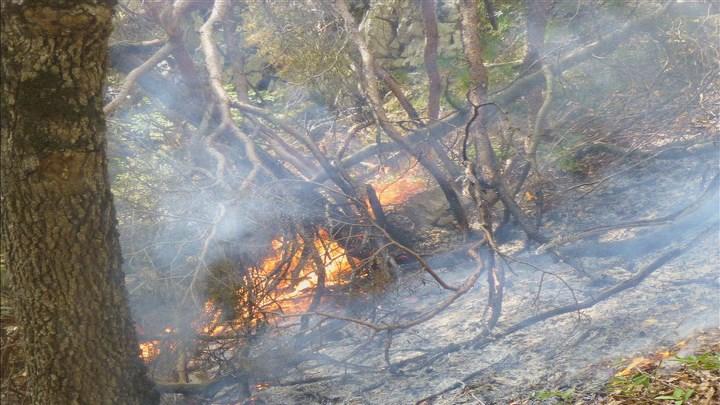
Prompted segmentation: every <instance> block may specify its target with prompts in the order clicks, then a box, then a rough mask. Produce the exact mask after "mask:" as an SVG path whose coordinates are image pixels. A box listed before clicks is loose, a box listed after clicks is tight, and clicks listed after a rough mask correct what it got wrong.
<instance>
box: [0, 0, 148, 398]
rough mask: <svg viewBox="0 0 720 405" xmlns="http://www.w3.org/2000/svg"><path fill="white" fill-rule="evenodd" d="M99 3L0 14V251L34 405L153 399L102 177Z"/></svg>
mask: <svg viewBox="0 0 720 405" xmlns="http://www.w3.org/2000/svg"><path fill="white" fill-rule="evenodd" d="M109 3H112V2H109V1H89V0H88V1H75V2H64V1H63V2H61V1H36V2H32V3H30V4H29V5H25V6H20V5H16V4H15V3H10V2H4V1H3V3H2V35H3V40H2V55H3V61H2V62H3V63H2V75H3V78H2V90H3V99H2V108H1V110H0V111H1V112H2V118H3V119H2V127H1V130H2V131H1V132H2V144H1V146H2V148H1V152H0V157H2V162H3V164H2V169H1V174H2V242H3V252H4V254H5V255H6V258H7V264H8V273H9V276H10V283H11V287H12V291H13V294H14V296H13V299H14V303H15V308H17V311H18V313H17V316H18V319H19V322H20V325H21V327H22V336H23V339H24V346H25V350H26V361H27V371H28V379H29V380H28V387H29V390H30V396H31V398H32V402H33V403H34V404H43V405H47V404H63V405H64V404H152V403H157V400H158V398H157V394H156V393H155V392H154V390H153V388H152V384H151V382H150V381H149V380H148V379H147V377H146V376H145V367H144V365H143V363H142V361H141V360H140V358H139V351H138V344H137V338H136V336H135V330H134V326H133V322H132V320H131V316H130V309H129V306H128V298H127V293H126V291H125V287H124V275H123V272H122V270H121V267H120V265H121V257H120V245H119V240H118V234H117V230H116V220H115V212H114V208H113V201H112V195H111V193H110V185H109V182H108V176H107V158H106V155H105V143H106V142H105V117H104V115H103V112H102V104H103V97H102V87H103V80H104V78H105V73H106V58H107V40H108V36H109V34H110V31H111V29H112V25H111V18H112V6H111V4H109Z"/></svg>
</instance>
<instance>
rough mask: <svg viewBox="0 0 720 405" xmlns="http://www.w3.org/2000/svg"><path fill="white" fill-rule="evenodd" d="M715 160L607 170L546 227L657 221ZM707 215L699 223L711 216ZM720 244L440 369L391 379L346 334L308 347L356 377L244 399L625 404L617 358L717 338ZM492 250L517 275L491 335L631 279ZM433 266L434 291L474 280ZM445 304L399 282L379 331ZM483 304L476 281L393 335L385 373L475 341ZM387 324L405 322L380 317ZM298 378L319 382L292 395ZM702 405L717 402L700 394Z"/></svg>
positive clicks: (699, 184) (590, 262)
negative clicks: (703, 336)
mask: <svg viewBox="0 0 720 405" xmlns="http://www.w3.org/2000/svg"><path fill="white" fill-rule="evenodd" d="M715 156H717V154H714V155H712V156H711V157H710V158H709V159H708V158H705V159H698V158H696V157H695V158H692V157H691V158H685V159H674V160H653V159H649V160H644V161H628V162H626V163H625V164H624V165H625V167H623V166H622V165H621V166H619V167H614V168H613V169H612V172H611V173H610V172H609V173H598V174H597V176H596V177H597V178H600V179H601V178H604V177H607V175H608V174H612V173H620V174H618V175H615V176H612V178H610V179H609V180H607V181H604V182H602V183H601V184H599V185H598V186H597V188H595V189H594V190H593V191H592V192H591V193H589V194H584V191H582V190H580V189H575V190H571V191H567V192H566V193H565V194H564V198H563V200H562V201H563V202H562V203H558V204H557V205H556V206H553V207H552V209H551V210H550V211H549V212H548V214H547V216H546V223H545V227H546V229H561V230H562V232H567V233H571V232H573V231H576V230H579V229H584V228H586V227H589V226H595V225H599V224H615V223H620V222H624V221H630V220H636V219H639V218H658V217H661V216H663V215H667V214H670V213H672V212H675V211H677V210H678V209H680V208H682V207H684V206H686V205H688V204H689V203H690V202H692V201H694V200H695V199H697V198H698V196H699V195H700V194H701V193H702V190H704V188H705V186H706V185H707V182H708V181H709V176H707V174H708V173H709V172H710V171H712V169H713V168H714V167H716V165H717V162H716V158H715ZM625 169H627V170H625ZM718 211H720V210H715V211H714V212H711V214H710V216H720V215H719V214H720V213H719V212H718ZM706 220H707V221H710V220H713V218H706ZM644 232H650V231H642V230H624V231H618V232H610V233H608V234H606V235H605V236H604V237H602V238H605V239H606V240H622V239H628V238H634V237H636V236H637V235H642V234H643V233H644ZM696 233H697V232H695V231H693V232H688V234H687V235H685V234H682V233H678V234H677V239H690V238H691V237H692V236H694V235H695V234H696ZM718 236H719V235H718V233H717V232H711V233H710V235H709V236H707V237H705V238H703V239H701V240H699V241H697V242H696V243H694V244H693V245H692V246H691V247H690V248H689V249H688V250H687V251H686V252H684V253H683V254H682V255H681V256H679V257H677V258H675V259H674V260H672V261H671V262H669V263H667V264H665V265H664V266H662V267H661V268H659V269H658V270H657V271H655V272H654V273H653V274H651V275H650V276H649V277H648V278H647V279H645V280H643V281H642V282H641V283H640V284H639V285H638V286H637V287H634V288H631V289H629V290H626V291H623V292H620V293H618V294H616V295H613V296H611V297H610V298H608V299H607V300H604V301H601V302H599V303H597V304H596V305H594V306H592V307H590V308H588V309H586V310H583V311H581V312H579V313H578V312H575V313H569V314H565V315H560V316H556V317H552V318H550V319H548V320H546V321H544V322H540V323H537V324H535V325H533V326H530V327H527V328H524V329H521V330H519V331H517V332H516V333H513V334H510V335H509V336H506V337H504V338H502V339H498V340H497V341H494V342H490V343H488V344H484V345H483V346H482V347H478V348H472V347H471V348H466V347H463V348H462V349H461V350H456V351H452V352H450V353H447V354H443V355H441V356H438V357H436V358H434V359H433V361H432V362H431V363H427V362H415V363H413V362H409V363H406V364H407V366H406V367H405V368H401V369H400V370H399V371H397V372H395V373H390V372H389V371H388V370H387V368H386V362H385V359H384V350H383V348H384V339H382V338H380V337H378V338H374V339H373V338H370V335H371V333H370V331H368V330H367V328H363V327H361V326H354V325H350V326H346V327H345V328H343V329H342V330H340V332H339V334H336V335H335V337H334V339H333V340H332V341H330V342H328V341H324V342H322V343H321V344H318V345H317V348H316V351H317V353H319V354H321V355H327V356H331V357H333V358H335V359H347V362H348V363H350V364H355V365H356V366H355V367H354V368H353V367H352V366H351V367H347V366H342V365H337V364H332V363H331V364H327V363H323V362H306V363H303V364H302V365H301V366H298V367H296V368H295V369H294V370H293V372H292V373H291V375H290V377H288V378H286V379H284V380H282V381H281V382H280V384H273V385H272V386H271V387H269V388H267V389H263V390H262V391H258V392H257V393H256V394H255V398H257V399H258V400H263V401H265V402H266V403H268V404H308V403H328V404H329V403H333V404H334V403H337V404H415V403H421V404H425V403H427V404H430V403H432V404H470V403H473V404H507V403H518V404H525V403H540V402H542V401H543V400H545V401H549V402H548V403H552V402H556V403H562V402H563V401H566V400H567V401H570V402H569V403H576V402H579V403H608V401H621V397H620V396H621V395H624V394H627V392H624V393H623V391H622V390H621V391H620V393H617V392H615V394H613V392H614V391H613V389H615V391H617V387H615V388H613V387H611V386H610V385H609V383H610V381H617V379H615V380H613V377H614V376H615V375H616V374H617V373H618V370H622V369H623V365H622V359H623V358H632V357H637V356H638V355H639V354H641V353H655V352H658V351H659V350H663V348H668V347H673V346H674V345H676V344H677V343H678V342H679V341H682V340H684V339H688V338H691V337H692V336H696V335H698V334H700V333H701V332H702V331H708V330H711V331H713V330H715V332H716V331H717V328H718V327H720V314H719V313H718V309H719V308H720V274H718V264H717V263H720V252H719V251H718V246H720V241H719V240H718ZM602 238H601V239H602ZM675 242H677V240H668V241H661V242H659V243H660V244H661V245H662V246H663V247H662V248H660V249H659V250H657V251H655V252H653V253H652V254H648V255H646V256H648V257H643V256H641V259H640V262H641V263H640V264H642V263H646V262H647V261H650V260H651V259H652V258H654V257H656V256H657V255H658V254H659V253H658V252H660V253H661V252H663V251H665V250H667V249H668V248H669V247H670V246H672V244H673V243H675ZM503 249H505V250H506V253H508V254H512V255H513V256H514V257H515V258H517V259H518V260H521V261H522V262H524V263H525V264H523V263H518V262H516V263H511V267H512V271H510V272H508V273H507V280H506V283H507V284H506V288H507V290H506V295H505V301H504V304H503V314H502V317H501V319H500V323H499V325H498V328H499V329H502V328H503V327H506V326H508V325H512V324H514V323H515V322H517V321H520V320H522V319H525V318H527V317H528V316H532V315H534V314H537V313H539V312H543V311H545V310H548V309H552V308H556V307H559V306H563V305H568V304H572V303H573V302H575V300H576V299H577V300H578V301H582V300H583V299H586V298H588V297H591V296H593V294H597V293H598V292H599V291H602V290H603V289H606V288H607V287H609V286H612V285H615V284H617V283H618V282H622V281H623V280H626V279H628V278H629V277H631V276H633V274H634V272H635V271H636V268H637V266H633V265H631V264H630V263H628V262H625V260H624V259H623V258H622V257H621V258H617V257H592V258H583V259H580V260H581V262H582V264H583V266H584V267H585V268H586V269H587V270H588V271H589V272H591V274H592V275H593V279H592V280H589V279H588V278H587V277H586V276H584V275H582V274H579V273H578V272H577V271H576V270H574V269H573V268H571V267H569V266H567V265H565V264H563V263H559V262H557V261H554V260H552V259H551V258H550V257H548V256H547V255H539V254H536V253H535V252H534V250H533V249H523V246H522V244H521V243H517V244H507V245H505V246H504V247H503ZM455 256H457V255H455ZM431 264H433V265H434V266H435V268H436V270H437V272H438V273H439V274H440V275H441V276H442V277H443V278H444V279H445V280H447V281H448V282H450V283H454V284H456V285H457V284H458V283H459V282H460V281H462V280H463V278H464V277H465V276H467V275H468V274H469V273H470V272H471V271H472V263H470V262H468V261H464V260H463V259H462V258H459V257H454V256H453V255H452V254H450V255H449V254H445V255H438V256H437V257H435V258H433V259H432V260H431ZM538 269H542V271H543V272H546V273H545V275H544V276H543V273H542V272H540V271H538ZM550 273H552V275H551V274H550ZM541 279H542V281H541ZM540 286H541V288H540ZM446 296H447V292H445V291H443V290H441V289H440V288H438V286H437V284H435V283H434V281H433V280H432V279H431V278H430V277H429V276H428V275H426V274H422V273H414V272H413V273H410V274H405V275H404V276H403V277H402V280H401V281H400V282H399V283H397V287H395V289H394V290H393V291H391V292H389V293H387V294H386V296H384V297H383V298H382V300H381V301H379V302H378V303H377V308H376V309H377V313H378V318H379V319H378V320H383V321H386V322H393V321H397V320H407V319H412V318H413V317H414V316H415V315H417V314H419V313H421V312H423V311H424V310H428V309H431V308H432V307H433V306H435V305H437V303H438V302H439V301H441V300H442V299H443V298H445V297H446ZM486 301H487V286H486V283H485V282H484V281H481V282H479V283H478V285H476V286H475V287H474V288H473V289H472V290H471V291H470V292H469V293H467V294H466V295H464V296H462V297H461V298H460V299H458V300H457V301H456V302H454V303H453V304H452V305H451V306H450V307H449V308H447V309H446V310H445V311H444V312H442V313H441V314H440V315H438V316H436V317H435V318H433V319H431V320H429V321H426V322H424V323H422V324H420V325H418V326H416V327H413V328H411V329H409V330H406V331H402V332H399V333H397V335H396V336H394V337H393V340H392V346H391V348H390V350H389V352H388V354H389V357H390V359H391V362H392V363H394V364H397V363H399V362H403V360H407V359H410V358H412V357H415V356H419V355H423V353H428V352H431V351H432V350H433V348H437V347H442V346H446V345H450V344H453V343H462V342H467V341H470V340H472V339H473V338H474V337H476V336H477V335H479V334H481V333H482V332H483V327H482V319H483V315H484V311H485V308H486ZM396 314H403V315H402V316H403V317H405V318H400V319H397V318H390V317H391V316H397V315H396ZM383 317H385V318H384V319H383ZM711 336H716V337H717V334H714V335H711ZM368 341H369V342H370V343H368ZM358 348H359V349H358ZM656 368H657V367H656ZM631 377H632V376H631ZM693 378H695V377H693ZM308 379H318V380H319V379H324V380H322V381H319V382H314V383H304V384H297V383H292V381H300V380H308ZM698 390H699V389H696V391H698ZM648 392H650V391H648ZM652 392H653V393H657V395H656V396H660V395H663V394H665V395H668V394H667V391H662V390H657V391H652ZM568 393H571V394H572V395H570V396H568ZM686 393H687V392H686V391H685V394H686ZM681 394H682V393H681ZM608 395H609V396H608ZM613 395H614V396H613ZM669 395H673V394H672V393H671V394H669ZM678 395H680V394H678ZM683 395H684V394H683ZM703 395H707V391H705V392H703ZM713 395H716V393H711V394H710V396H711V397H712V396H713ZM636 396H637V395H636ZM563 397H565V399H563ZM652 401H655V400H654V399H653V400H652ZM657 402H658V403H660V402H661V401H660V400H657ZM609 403H627V402H609ZM649 403H651V402H649ZM686 403H694V402H692V401H690V402H686ZM698 403H701V402H698Z"/></svg>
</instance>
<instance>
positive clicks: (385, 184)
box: [372, 175, 426, 206]
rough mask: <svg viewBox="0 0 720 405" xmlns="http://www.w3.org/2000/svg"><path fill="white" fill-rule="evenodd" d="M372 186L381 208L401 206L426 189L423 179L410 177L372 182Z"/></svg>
mask: <svg viewBox="0 0 720 405" xmlns="http://www.w3.org/2000/svg"><path fill="white" fill-rule="evenodd" d="M372 185H373V187H374V188H375V191H376V192H377V194H378V199H379V200H380V203H381V204H382V205H383V206H386V205H397V204H401V203H403V202H405V201H407V200H408V199H409V198H410V197H412V196H414V195H416V194H418V193H420V192H422V191H423V190H425V188H426V183H425V181H424V180H423V179H421V178H419V177H416V176H411V175H408V176H405V177H401V178H399V179H396V180H392V181H387V180H383V181H377V182H373V183H372Z"/></svg>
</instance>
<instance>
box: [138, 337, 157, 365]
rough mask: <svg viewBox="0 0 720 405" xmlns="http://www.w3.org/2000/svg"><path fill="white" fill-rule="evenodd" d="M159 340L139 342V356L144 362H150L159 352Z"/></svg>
mask: <svg viewBox="0 0 720 405" xmlns="http://www.w3.org/2000/svg"><path fill="white" fill-rule="evenodd" d="M159 344H160V341H159V340H149V341H147V342H142V343H140V357H142V359H143V360H144V361H146V362H150V361H152V360H153V359H155V358H156V357H157V356H158V355H159V354H160V348H159V347H158V346H159Z"/></svg>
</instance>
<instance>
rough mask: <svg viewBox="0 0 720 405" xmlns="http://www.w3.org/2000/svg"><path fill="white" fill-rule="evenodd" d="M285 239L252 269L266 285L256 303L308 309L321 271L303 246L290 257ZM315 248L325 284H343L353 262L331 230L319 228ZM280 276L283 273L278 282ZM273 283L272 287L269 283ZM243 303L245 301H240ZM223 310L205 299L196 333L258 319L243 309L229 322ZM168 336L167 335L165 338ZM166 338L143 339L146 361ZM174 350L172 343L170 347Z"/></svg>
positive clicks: (170, 332) (272, 308)
mask: <svg viewBox="0 0 720 405" xmlns="http://www.w3.org/2000/svg"><path fill="white" fill-rule="evenodd" d="M297 238H298V239H297V242H298V244H299V245H301V246H302V242H301V241H302V239H301V238H300V237H299V236H298V237H297ZM285 242H286V241H285V240H284V239H283V238H278V239H275V240H273V241H272V243H271V250H270V254H269V255H268V257H266V258H265V259H264V260H262V261H261V263H260V265H259V266H257V268H253V269H250V270H251V271H250V272H249V274H252V280H254V281H253V283H254V284H255V287H257V288H258V290H259V291H262V290H264V289H267V290H268V291H266V292H265V294H264V295H261V296H260V297H259V299H258V301H259V302H257V303H256V305H257V307H258V308H260V310H261V311H266V312H267V313H270V312H278V310H279V312H282V313H285V314H293V313H302V312H306V311H307V310H308V308H309V306H310V303H311V302H312V299H313V292H314V291H316V287H317V285H318V274H317V270H316V268H315V265H316V260H313V259H312V258H308V257H306V258H305V259H303V257H302V256H303V250H304V247H301V248H298V249H297V250H296V251H295V252H294V254H293V255H292V256H291V257H287V249H286V243H285ZM314 248H315V251H316V252H317V254H318V255H319V257H320V262H321V263H322V266H323V269H324V271H325V282H324V285H325V286H326V287H329V286H333V285H340V284H342V283H343V282H344V280H346V279H347V278H348V276H349V274H350V273H351V271H352V268H353V264H351V262H350V261H351V260H353V259H351V258H349V257H348V255H347V254H346V252H345V249H344V248H343V247H342V246H340V245H339V244H338V243H337V242H335V241H334V240H332V238H331V236H330V235H329V233H328V232H327V231H326V230H324V229H320V230H319V232H318V233H317V237H316V239H315V241H314ZM281 265H283V266H284V267H283V268H284V269H285V271H284V273H281V274H280V275H278V274H277V270H278V267H279V266H281ZM277 277H281V279H280V280H279V281H278V282H276V283H275V282H274V280H277ZM268 286H271V287H268ZM239 307H243V305H239ZM222 315H223V314H222V311H221V310H220V308H219V307H218V306H217V305H215V303H214V302H213V301H212V300H208V301H207V302H205V305H204V308H203V311H202V314H201V316H200V317H199V318H198V319H196V320H195V321H194V322H193V325H192V327H193V328H194V329H195V331H196V332H197V333H200V334H203V335H209V336H220V335H222V334H223V333H224V332H226V331H228V330H229V329H234V326H238V325H241V324H242V323H243V322H245V323H247V322H250V323H251V324H252V323H253V322H255V321H259V319H253V317H256V316H257V315H253V314H252V313H250V311H247V312H244V313H242V315H241V316H240V317H239V319H238V320H236V321H234V322H235V323H236V324H235V325H234V324H233V322H232V321H231V322H227V321H224V320H223V319H222ZM164 332H165V334H166V335H167V338H168V339H170V340H168V342H172V341H173V336H174V335H175V334H176V333H178V332H177V329H176V328H174V327H171V326H167V327H165V328H164ZM163 339H165V338H163ZM164 342H165V341H164V340H163V341H162V342H161V341H160V340H147V341H145V342H142V343H140V352H141V357H142V359H143V360H144V361H145V362H151V361H153V360H154V359H155V358H157V356H158V355H160V352H161V350H160V347H161V345H163V344H164ZM163 347H165V346H163ZM169 350H171V351H172V347H170V349H169Z"/></svg>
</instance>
